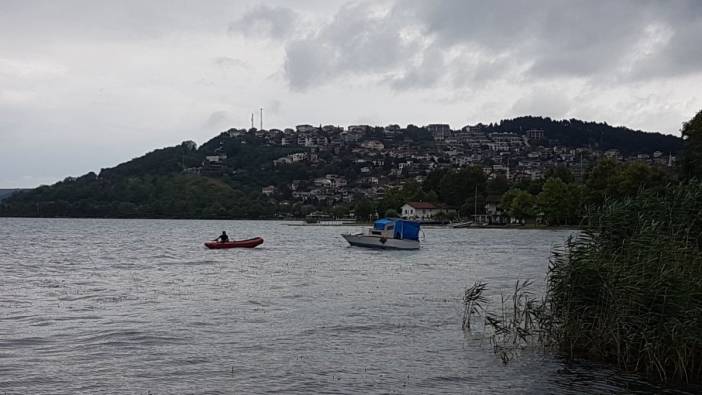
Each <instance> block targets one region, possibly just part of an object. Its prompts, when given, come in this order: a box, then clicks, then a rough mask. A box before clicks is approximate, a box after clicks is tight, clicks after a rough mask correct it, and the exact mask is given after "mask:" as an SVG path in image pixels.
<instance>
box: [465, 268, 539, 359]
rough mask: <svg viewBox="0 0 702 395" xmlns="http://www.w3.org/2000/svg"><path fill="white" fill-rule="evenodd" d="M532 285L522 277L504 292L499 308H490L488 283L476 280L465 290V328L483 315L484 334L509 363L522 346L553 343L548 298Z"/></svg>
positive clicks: (532, 346) (468, 329) (530, 347)
mask: <svg viewBox="0 0 702 395" xmlns="http://www.w3.org/2000/svg"><path fill="white" fill-rule="evenodd" d="M531 287H532V282H531V281H529V280H526V281H519V280H518V281H517V282H516V283H515V286H514V288H513V289H512V291H511V293H510V294H508V295H505V293H501V294H500V305H499V308H497V309H494V308H493V309H489V307H490V306H489V305H488V298H487V297H486V296H484V295H483V293H484V292H485V291H486V289H487V284H486V283H483V282H476V283H475V284H474V285H473V286H471V287H468V288H467V289H466V291H465V293H464V297H463V304H464V311H463V325H462V328H463V330H464V331H471V325H470V322H471V319H480V318H482V320H483V321H482V324H483V329H484V330H483V335H484V336H486V337H487V338H488V340H489V341H490V344H491V345H492V347H493V351H494V352H495V354H497V355H498V356H499V357H500V359H501V360H502V362H503V363H505V364H507V363H508V362H509V361H511V360H512V359H514V358H515V357H516V356H517V355H519V353H520V352H521V351H522V350H525V349H534V348H540V349H543V348H546V347H549V346H550V345H551V341H550V339H551V337H550V336H549V330H550V327H551V326H550V316H549V315H548V314H547V310H546V306H547V305H546V303H545V300H544V299H539V298H537V297H536V296H535V295H534V293H533V292H532V291H531Z"/></svg>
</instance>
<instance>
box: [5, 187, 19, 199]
mask: <svg viewBox="0 0 702 395" xmlns="http://www.w3.org/2000/svg"><path fill="white" fill-rule="evenodd" d="M19 191H21V189H0V201H2V200H3V199H5V198H6V197H8V196H10V195H12V194H13V193H15V192H19Z"/></svg>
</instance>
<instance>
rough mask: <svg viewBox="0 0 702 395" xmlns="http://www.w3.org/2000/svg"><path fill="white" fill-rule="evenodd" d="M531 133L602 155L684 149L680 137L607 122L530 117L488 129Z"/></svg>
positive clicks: (515, 119)
mask: <svg viewBox="0 0 702 395" xmlns="http://www.w3.org/2000/svg"><path fill="white" fill-rule="evenodd" d="M529 129H541V130H543V131H544V134H545V136H546V138H547V139H548V140H551V141H553V142H554V143H557V144H559V145H565V146H568V147H595V148H597V149H599V150H602V151H605V150H608V149H617V150H619V151H620V152H622V153H624V154H636V153H639V152H653V151H661V152H666V153H667V152H672V153H676V152H678V151H680V150H681V149H682V139H681V138H679V137H676V136H671V135H667V134H661V133H648V132H643V131H640V130H632V129H629V128H626V127H623V126H611V125H608V124H607V123H603V122H586V121H580V120H577V119H563V120H553V119H551V118H543V117H532V116H526V117H518V118H514V119H505V120H502V121H500V122H499V123H498V124H490V125H488V130H489V131H495V132H498V131H499V132H515V133H519V134H523V133H526V131H527V130H529Z"/></svg>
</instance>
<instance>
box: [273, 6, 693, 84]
mask: <svg viewBox="0 0 702 395" xmlns="http://www.w3.org/2000/svg"><path fill="white" fill-rule="evenodd" d="M700 37H702V2H699V1H694V0H689V1H676V2H654V1H635V0H619V1H615V2H609V1H584V0H579V1H567V2H566V1H558V0H543V1H526V0H517V1H513V0H511V1H491V2H485V1H465V0H443V1H423V0H422V1H419V0H416V1H415V0H407V1H398V2H396V3H393V4H392V5H391V6H389V7H388V9H387V10H386V11H385V12H379V11H378V10H377V8H374V7H373V6H372V5H370V4H366V3H362V4H355V5H352V6H345V7H342V9H341V10H340V11H339V12H338V13H337V14H336V16H335V17H334V18H333V20H331V21H329V23H327V24H325V25H323V26H322V27H321V28H320V29H319V30H317V31H315V32H313V33H311V34H309V35H307V36H306V37H304V38H302V39H296V40H292V41H289V42H288V44H287V47H286V54H287V61H286V66H285V71H286V76H287V78H288V80H289V83H290V85H291V87H292V88H294V89H306V88H308V87H310V86H311V85H313V84H322V83H324V82H326V81H329V80H331V79H335V78H338V77H343V76H345V75H355V76H359V75H361V76H363V75H365V76H370V77H378V78H379V79H380V80H382V81H385V82H386V83H389V84H390V86H392V87H393V88H395V89H409V88H413V87H419V88H425V87H431V86H435V85H438V84H440V83H441V82H446V83H448V84H478V83H482V82H484V81H485V80H491V79H498V78H506V76H508V75H509V74H510V73H511V74H515V73H517V74H518V75H519V78H537V79H549V78H554V77H556V78H557V77H576V78H586V79H591V80H599V79H602V80H606V81H629V80H632V79H644V78H656V77H670V76H678V75H682V74H688V73H697V72H699V71H700V70H702V45H700V44H699V40H700ZM449 58H450V59H449Z"/></svg>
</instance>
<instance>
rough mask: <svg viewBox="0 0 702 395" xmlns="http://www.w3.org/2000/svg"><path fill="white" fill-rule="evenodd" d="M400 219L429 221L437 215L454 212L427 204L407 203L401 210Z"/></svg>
mask: <svg viewBox="0 0 702 395" xmlns="http://www.w3.org/2000/svg"><path fill="white" fill-rule="evenodd" d="M401 210H402V213H401V214H402V217H403V218H407V219H419V220H429V219H432V218H434V217H435V216H436V215H437V214H439V213H444V214H448V213H450V212H454V211H455V210H452V209H447V208H445V207H439V206H436V205H434V204H432V203H429V202H409V203H405V205H404V206H402V208H401Z"/></svg>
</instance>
